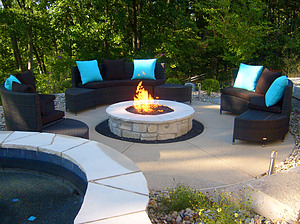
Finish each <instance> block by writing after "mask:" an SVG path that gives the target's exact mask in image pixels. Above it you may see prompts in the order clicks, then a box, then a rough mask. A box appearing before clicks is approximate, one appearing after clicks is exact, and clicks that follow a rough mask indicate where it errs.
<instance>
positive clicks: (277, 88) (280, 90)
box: [265, 76, 288, 107]
mask: <svg viewBox="0 0 300 224" xmlns="http://www.w3.org/2000/svg"><path fill="white" fill-rule="evenodd" d="M287 85H288V79H287V77H286V76H280V77H279V78H277V79H275V81H274V82H273V83H272V85H271V86H270V88H269V89H268V91H267V93H266V95H265V101H266V106H267V107H270V106H273V105H275V104H276V103H277V102H278V101H279V100H280V99H281V98H282V97H283V94H284V90H285V87H286V86H287Z"/></svg>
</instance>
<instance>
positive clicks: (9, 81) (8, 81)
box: [4, 75, 21, 90]
mask: <svg viewBox="0 0 300 224" xmlns="http://www.w3.org/2000/svg"><path fill="white" fill-rule="evenodd" d="M13 82H17V83H19V84H21V82H20V81H19V79H17V78H16V77H15V76H13V75H10V76H9V77H8V78H7V79H6V80H5V83H4V87H5V88H6V89H8V90H12V83H13Z"/></svg>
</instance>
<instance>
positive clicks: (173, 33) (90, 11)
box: [0, 0, 300, 92]
mask: <svg viewBox="0 0 300 224" xmlns="http://www.w3.org/2000/svg"><path fill="white" fill-rule="evenodd" d="M299 6H300V3H299V2H298V1H296V0H289V1H274V0H209V1H208V0H206V1H200V0H189V1H186V0H167V1H145V0H126V1H125V0H74V1H70V0H2V1H0V36H1V38H0V63H1V69H0V79H1V81H3V80H4V79H5V78H6V77H7V76H8V75H9V74H15V73H17V72H20V71H24V70H26V69H33V71H34V74H35V76H36V79H37V82H38V83H39V85H38V86H39V88H40V89H39V90H40V91H45V92H47V91H48V92H59V91H60V92H61V91H64V89H65V88H67V87H68V86H70V85H71V82H70V67H71V66H72V65H75V61H76V60H90V59H98V61H99V62H101V61H103V59H105V58H109V59H119V58H125V59H126V60H127V61H130V60H132V59H134V58H153V57H155V58H157V59H158V60H159V61H161V62H162V61H163V62H166V64H167V76H168V77H174V78H178V79H179V80H181V81H184V80H187V79H189V78H190V77H193V76H197V75H202V76H201V77H204V78H216V79H218V80H219V81H223V80H226V79H228V74H229V73H230V71H231V69H232V68H233V67H237V66H238V65H239V63H240V62H244V63H250V64H263V65H265V66H267V67H268V68H270V69H280V70H283V71H285V73H286V74H288V75H291V74H297V73H299V60H300V59H299V44H300V37H299V36H300V35H299V16H298V15H299V8H300V7H299Z"/></svg>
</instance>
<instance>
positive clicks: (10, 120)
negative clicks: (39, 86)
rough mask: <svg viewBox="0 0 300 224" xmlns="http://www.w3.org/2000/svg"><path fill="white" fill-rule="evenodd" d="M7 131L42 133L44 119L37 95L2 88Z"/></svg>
mask: <svg viewBox="0 0 300 224" xmlns="http://www.w3.org/2000/svg"><path fill="white" fill-rule="evenodd" d="M0 91H1V100H2V106H3V111H4V118H5V124H6V130H13V131H15V130H22V131H41V130H42V118H41V111H40V103H39V100H38V97H39V96H38V94H37V93H21V92H13V91H10V90H7V89H6V88H5V87H4V85H3V84H2V85H1V86H0Z"/></svg>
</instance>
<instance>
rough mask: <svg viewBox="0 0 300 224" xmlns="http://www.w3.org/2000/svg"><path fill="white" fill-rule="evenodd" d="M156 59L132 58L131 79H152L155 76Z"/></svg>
mask: <svg viewBox="0 0 300 224" xmlns="http://www.w3.org/2000/svg"><path fill="white" fill-rule="evenodd" d="M155 65H156V59H134V60H133V66H134V68H133V76H132V78H131V80H133V79H152V80H156V78H155V73H154V70H155Z"/></svg>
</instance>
